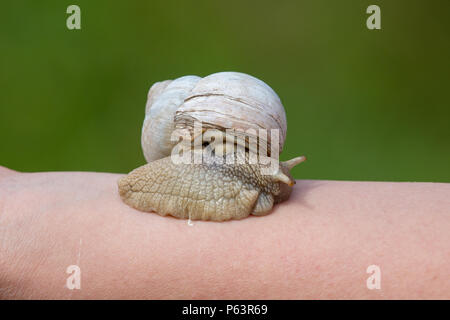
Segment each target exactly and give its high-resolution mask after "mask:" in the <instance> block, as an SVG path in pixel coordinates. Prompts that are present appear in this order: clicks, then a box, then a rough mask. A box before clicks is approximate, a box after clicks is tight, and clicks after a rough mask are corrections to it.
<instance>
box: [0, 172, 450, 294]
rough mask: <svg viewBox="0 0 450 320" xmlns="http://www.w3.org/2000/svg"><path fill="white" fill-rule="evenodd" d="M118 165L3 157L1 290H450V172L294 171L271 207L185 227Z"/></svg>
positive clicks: (234, 291)
mask: <svg viewBox="0 0 450 320" xmlns="http://www.w3.org/2000/svg"><path fill="white" fill-rule="evenodd" d="M118 177H120V175H117V174H106V173H89V172H42V173H16V172H14V171H9V170H8V169H6V168H1V167H0V299H17V298H25V299H32V298H35V299H55V298H57V299H94V298H97V299H109V298H117V299H132V298H149V299H216V298H219V299H393V298H395V299H449V298H450V232H449V231H450V209H449V208H450V184H443V183H388V182H345V181H307V180H298V181H297V184H296V185H295V186H294V189H293V193H292V195H291V198H290V199H289V200H288V201H286V202H283V203H281V204H279V205H276V206H275V207H274V211H273V212H272V213H271V214H269V215H267V216H264V217H252V216H251V217H249V218H246V219H243V220H239V221H227V222H220V223H218V222H204V221H194V225H193V226H188V225H187V221H186V220H178V219H175V218H171V217H161V216H158V215H156V214H150V213H144V212H140V211H137V210H134V209H132V208H130V207H128V206H127V205H126V204H124V203H123V202H122V201H121V200H120V198H119V195H118V193H117V184H116V183H117V179H118ZM80 239H81V241H80ZM72 264H78V265H79V266H80V268H81V272H82V273H81V290H68V289H67V288H65V283H66V279H67V277H68V276H69V275H68V274H67V273H66V272H65V271H66V268H67V267H68V266H69V265H72ZM373 264H375V265H378V266H380V268H381V290H368V289H367V287H366V280H367V278H368V277H369V276H370V274H367V273H366V269H367V267H368V266H370V265H373Z"/></svg>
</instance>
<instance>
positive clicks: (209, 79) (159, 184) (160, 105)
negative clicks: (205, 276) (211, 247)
mask: <svg viewBox="0 0 450 320" xmlns="http://www.w3.org/2000/svg"><path fill="white" fill-rule="evenodd" d="M198 124H200V127H198ZM197 129H198V130H197ZM286 131H287V121H286V114H285V111H284V108H283V105H282V104H281V101H280V98H279V97H278V95H277V94H276V93H275V92H274V91H273V90H272V89H271V88H270V87H269V86H268V85H267V84H266V83H264V82H263V81H261V80H259V79H257V78H254V77H252V76H250V75H247V74H244V73H238V72H219V73H215V74H211V75H209V76H206V77H204V78H200V77H197V76H184V77H181V78H178V79H175V80H166V81H162V82H157V83H155V84H154V85H153V86H151V88H150V90H149V93H148V99H147V104H146V108H145V119H144V124H143V127H142V137H141V143H142V150H143V152H144V156H145V159H146V160H147V162H148V163H147V164H146V165H143V166H141V167H139V168H137V169H135V170H133V171H132V172H130V173H129V174H128V175H126V176H123V177H121V178H120V179H119V181H118V188H119V194H120V196H121V198H122V200H123V201H124V202H125V203H126V204H127V205H129V206H131V207H133V208H135V209H138V210H141V211H145V212H155V213H157V214H159V215H162V216H166V215H171V216H174V217H177V218H183V219H192V220H213V221H225V220H230V219H242V218H245V217H247V216H249V215H250V214H253V215H256V216H262V215H266V214H268V213H270V212H271V211H272V207H273V205H274V204H276V203H279V202H281V201H284V200H287V199H288V198H289V195H290V193H291V191H292V186H293V185H294V184H295V180H294V179H293V177H292V176H291V174H290V173H289V171H290V170H291V169H292V168H293V167H294V166H295V165H297V164H299V163H300V162H302V161H304V160H305V157H304V156H301V157H297V158H294V159H292V160H289V161H285V162H280V161H278V156H279V154H280V153H281V150H282V149H283V145H284V141H285V138H286ZM180 138H182V139H181V140H182V141H181V142H180ZM193 146H194V148H193V151H192V152H190V151H191V149H189V148H192V147H193ZM180 151H182V152H181V153H183V155H184V158H182V159H184V160H187V161H175V159H178V160H180V159H181V158H180V157H179V155H180ZM188 151H189V152H188ZM177 157H178V158H177ZM198 157H199V158H200V161H195V160H196V159H198ZM230 158H231V159H232V161H231V162H229V161H228V160H229V159H230ZM252 159H253V161H252ZM263 159H265V160H266V161H265V162H264V161H262V160H263ZM255 160H256V161H255ZM267 160H269V162H267ZM274 160H276V161H274ZM273 164H275V166H272V165H273ZM269 167H271V168H270V169H269Z"/></svg>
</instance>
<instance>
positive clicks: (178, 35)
mask: <svg viewBox="0 0 450 320" xmlns="http://www.w3.org/2000/svg"><path fill="white" fill-rule="evenodd" d="M70 4H77V5H79V6H80V8H81V26H82V29H81V30H73V31H71V30H68V29H67V28H66V19H67V17H68V16H69V15H68V14H66V8H67V6H69V5H70ZM370 4H377V5H379V6H380V8H381V26H382V29H381V30H368V29H367V28H366V19H367V17H368V16H369V15H368V14H366V8H367V7H368V6H369V5H370ZM449 15H450V1H448V0H442V1H437V0H430V1H426V0H422V1H415V0H405V1H401V0H395V1H392V0H391V1H379V0H377V1H375V0H370V1H363V0H360V1H358V0H353V1H334V0H329V1H324V0H322V1H318V0H315V1H262V0H258V1H246V0H236V1H234V0H233V1H216V0H208V1H168V0H163V1H116V2H114V1H105V0H104V1H81V0H71V1H7V2H2V5H1V10H0V36H1V42H0V63H1V65H0V88H1V95H0V165H4V166H7V167H10V168H13V169H16V170H21V171H46V170H50V171H59V170H77V171H78V170H89V171H105V172H128V171H130V170H132V169H133V168H135V167H137V166H139V165H141V164H143V163H144V161H145V160H144V157H143V155H142V152H141V147H140V131H141V125H142V122H143V119H144V106H145V102H146V95H147V91H148V89H149V87H150V86H151V84H152V83H154V82H156V81H160V80H165V79H171V78H176V77H180V76H183V75H188V74H195V75H199V76H205V75H208V74H210V73H214V72H218V71H240V72H245V73H249V74H251V75H253V76H256V77H258V78H260V79H262V80H264V81H265V82H266V83H268V84H269V85H270V86H271V87H272V88H273V89H274V90H275V91H276V92H277V93H278V95H279V96H280V97H281V100H282V101H283V104H284V106H285V108H286V112H287V118H288V138H287V141H286V145H285V149H284V152H283V154H282V156H281V158H282V159H288V158H290V157H293V156H296V155H301V154H305V155H307V157H308V161H307V162H306V163H305V164H302V165H301V166H299V167H297V168H296V169H294V171H293V173H294V176H295V177H296V178H310V179H338V180H387V181H442V182H450V142H449V141H450V98H449V92H450V90H449V89H450V88H449V84H450V81H449V76H450V62H449V58H450V43H449V42H450V19H449Z"/></svg>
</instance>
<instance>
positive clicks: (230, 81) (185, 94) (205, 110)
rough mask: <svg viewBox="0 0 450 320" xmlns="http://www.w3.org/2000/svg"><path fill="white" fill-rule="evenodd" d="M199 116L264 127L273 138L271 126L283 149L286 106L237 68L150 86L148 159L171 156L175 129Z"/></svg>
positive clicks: (229, 125) (207, 121)
mask: <svg viewBox="0 0 450 320" xmlns="http://www.w3.org/2000/svg"><path fill="white" fill-rule="evenodd" d="M195 120H198V121H201V122H202V124H203V125H206V126H207V127H211V128H215V129H220V130H225V129H241V130H243V131H245V130H247V129H255V130H256V132H257V130H258V129H266V130H268V140H269V142H270V129H278V130H279V141H278V143H279V145H278V147H279V152H281V151H282V149H283V145H284V141H285V138H286V130H287V123H286V114H285V111H284V108H283V105H282V104H281V101H280V98H279V97H278V95H277V94H276V93H275V92H274V91H273V90H272V89H271V88H270V87H269V86H268V85H267V84H265V83H264V82H263V81H261V80H259V79H256V78H254V77H252V76H250V75H247V74H244V73H239V72H219V73H214V74H211V75H209V76H207V77H204V78H200V77H197V76H185V77H181V78H178V79H175V80H167V81H163V82H158V83H156V84H154V85H153V86H152V87H151V88H150V91H149V94H148V100H147V105H146V116H145V120H144V125H143V128H142V139H141V141H142V149H143V151H144V156H145V159H146V160H147V162H151V161H154V160H157V159H161V158H163V157H166V156H169V155H170V153H171V150H172V148H173V146H174V145H175V143H176V142H172V141H170V138H171V134H172V132H173V130H175V128H176V127H187V128H189V127H192V122H193V121H195Z"/></svg>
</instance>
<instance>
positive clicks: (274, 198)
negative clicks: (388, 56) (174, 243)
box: [118, 157, 294, 221]
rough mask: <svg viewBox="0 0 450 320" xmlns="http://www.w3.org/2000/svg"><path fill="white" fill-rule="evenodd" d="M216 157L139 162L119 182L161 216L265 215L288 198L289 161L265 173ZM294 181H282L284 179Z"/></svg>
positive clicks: (129, 199)
mask: <svg viewBox="0 0 450 320" xmlns="http://www.w3.org/2000/svg"><path fill="white" fill-rule="evenodd" d="M219 160H220V159H219V158H214V159H210V161H207V162H204V163H201V164H175V163H173V162H172V160H171V158H170V157H166V158H163V159H160V160H156V161H153V162H151V163H148V164H146V165H144V166H141V167H139V168H137V169H135V170H133V171H132V172H130V173H129V174H128V175H126V176H124V177H122V178H120V179H119V181H118V187H119V193H120V196H121V198H122V200H123V201H124V202H125V203H126V204H127V205H129V206H131V207H133V208H135V209H138V210H140V211H145V212H155V213H157V214H159V215H161V216H166V215H171V216H174V217H176V218H181V219H192V220H213V221H225V220H230V219H242V218H245V217H247V216H249V215H250V214H253V215H258V216H261V215H266V214H268V213H270V212H271V210H272V207H273V205H274V203H278V202H281V201H283V200H286V199H287V198H288V197H289V194H290V192H291V189H292V188H291V187H290V186H289V185H292V184H293V183H294V182H293V181H294V180H293V179H292V177H291V176H290V174H289V169H290V166H289V165H285V164H284V163H281V165H280V169H281V170H279V173H278V174H277V175H274V176H272V175H263V174H261V172H260V167H259V165H257V164H241V165H228V164H224V163H219V162H218V161H219ZM286 179H287V181H289V182H292V183H289V185H287V184H285V180H286Z"/></svg>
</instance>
